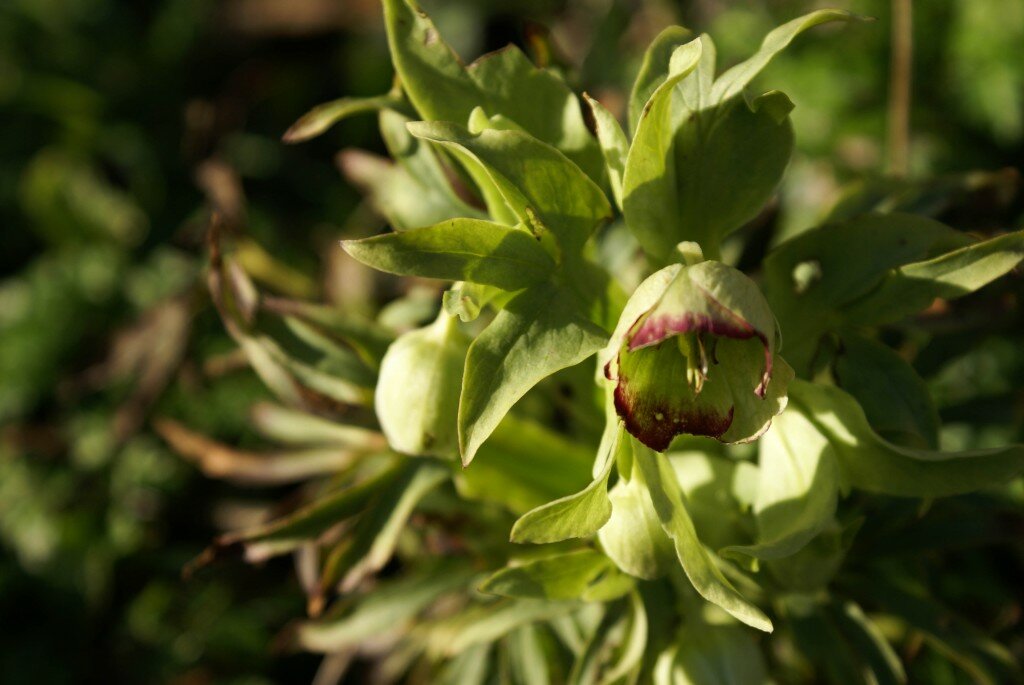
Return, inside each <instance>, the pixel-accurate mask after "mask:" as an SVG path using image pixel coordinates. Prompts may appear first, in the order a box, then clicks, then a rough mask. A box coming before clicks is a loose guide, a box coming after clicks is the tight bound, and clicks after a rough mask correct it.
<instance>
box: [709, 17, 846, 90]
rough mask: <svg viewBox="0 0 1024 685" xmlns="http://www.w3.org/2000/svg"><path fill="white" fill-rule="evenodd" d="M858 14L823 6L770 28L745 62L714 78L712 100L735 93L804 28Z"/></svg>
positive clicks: (842, 19)
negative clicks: (758, 46) (820, 8)
mask: <svg viewBox="0 0 1024 685" xmlns="http://www.w3.org/2000/svg"><path fill="white" fill-rule="evenodd" d="M857 18H858V17H857V16H856V15H854V14H851V13H850V12H847V11H845V10H831V9H823V10H817V11H814V12H810V13H809V14H805V15H804V16H802V17H798V18H796V19H793V20H792V21H789V22H787V23H785V24H783V25H782V26H778V27H776V28H774V29H772V30H771V31H770V32H769V33H768V35H767V36H765V37H764V41H763V42H762V43H761V47H760V49H759V50H758V51H757V52H756V53H754V55H753V56H751V57H750V58H748V59H747V60H746V61H744V62H741V63H739V64H737V65H736V66H734V67H732V68H731V69H729V70H728V71H726V72H725V73H723V74H722V75H721V76H719V77H718V80H716V81H715V84H714V86H712V89H711V99H712V101H713V102H724V101H725V100H728V99H729V98H731V97H733V96H735V95H738V94H739V93H740V92H741V91H742V90H743V89H744V88H746V86H747V84H749V83H750V82H751V81H752V80H753V79H754V77H755V76H757V75H758V74H759V73H761V70H762V69H764V68H765V67H766V66H768V63H769V62H771V61H772V60H773V59H774V58H775V56H776V55H777V54H779V53H780V52H782V51H783V50H785V49H786V47H788V46H789V44H790V43H791V42H793V39H794V38H796V37H797V36H799V35H800V34H801V33H803V32H804V31H806V30H807V29H810V28H813V27H815V26H818V25H819V24H824V23H826V22H830V21H851V20H854V19H857Z"/></svg>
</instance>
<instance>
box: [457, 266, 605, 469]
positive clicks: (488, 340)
mask: <svg viewBox="0 0 1024 685" xmlns="http://www.w3.org/2000/svg"><path fill="white" fill-rule="evenodd" d="M605 340H606V334H605V333H604V331H602V330H601V329H600V328H598V327H597V326H595V325H594V324H592V323H590V321H589V320H587V319H586V318H584V317H583V316H581V315H580V314H579V313H578V311H577V305H576V304H575V302H574V300H573V299H572V297H571V296H569V295H567V294H566V293H564V292H562V291H560V290H558V289H557V288H554V287H552V286H549V285H540V286H534V287H532V288H528V289H526V290H524V291H523V292H522V293H520V294H519V295H517V296H516V297H515V298H514V299H512V300H511V301H510V302H509V303H508V304H507V305H506V306H505V309H503V310H502V311H501V312H499V313H498V316H497V317H496V318H495V319H494V321H493V322H491V325H489V326H488V327H487V328H486V329H484V332H483V333H481V334H480V335H479V336H477V338H476V340H474V341H473V344H472V345H470V347H469V354H468V355H467V357H466V372H465V376H464V378H463V385H462V398H461V400H460V401H459V445H460V446H461V449H462V463H463V464H465V465H468V464H469V463H470V462H471V461H472V460H473V456H474V455H475V454H476V451H477V450H478V449H479V448H480V445H481V444H482V443H483V441H484V440H486V439H487V436H489V435H490V434H491V433H492V432H493V431H494V429H495V428H496V427H497V426H498V423H499V422H500V421H501V419H502V417H504V416H505V414H506V413H507V412H508V410H509V409H511V408H512V405H514V404H515V403H516V402H517V401H518V400H519V398H520V397H522V396H523V395H524V394H526V392H527V391H528V390H529V389H530V388H532V387H533V386H534V385H536V384H537V383H539V382H540V381H541V380H543V379H544V378H546V377H547V376H550V375H551V374H553V373H554V372H556V371H559V370H561V369H564V368H566V367H568V366H573V365H574V364H578V363H580V362H581V361H583V360H584V359H586V358H587V357H589V356H590V355H592V354H594V353H595V352H596V351H597V350H598V349H600V348H601V347H602V346H603V345H604V342H605Z"/></svg>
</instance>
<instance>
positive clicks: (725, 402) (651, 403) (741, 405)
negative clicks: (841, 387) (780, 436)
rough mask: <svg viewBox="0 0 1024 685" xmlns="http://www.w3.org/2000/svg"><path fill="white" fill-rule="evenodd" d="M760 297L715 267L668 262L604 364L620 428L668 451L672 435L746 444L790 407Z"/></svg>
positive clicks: (785, 375)
mask: <svg viewBox="0 0 1024 685" xmlns="http://www.w3.org/2000/svg"><path fill="white" fill-rule="evenodd" d="M779 337H780V336H779V333H778V325H777V324H776V322H775V316H774V315H773V314H772V311H771V309H770V308H769V306H768V302H767V301H766V300H765V298H764V296H763V295H762V294H761V291H760V290H759V289H758V287H757V285H755V284H754V282H753V281H751V280H750V279H749V278H748V277H747V276H745V275H744V274H743V273H742V272H740V271H738V270H736V269H734V268H732V267H730V266H726V265H725V264H722V263H721V262H715V261H704V262H699V263H696V264H692V265H690V266H683V265H678V264H676V265H672V266H669V267H666V268H664V269H662V270H661V271H658V272H657V273H655V274H654V275H652V276H651V277H650V278H648V279H647V280H645V281H644V282H643V283H641V284H640V287H639V288H637V290H636V292H635V293H634V294H633V296H632V297H631V298H630V300H629V302H628V303H627V304H626V307H625V309H624V310H623V313H622V316H621V317H620V319H619V324H618V326H617V328H616V330H615V333H614V335H613V336H612V339H611V341H610V343H609V345H608V347H607V348H606V349H605V352H604V354H603V356H602V359H601V362H602V363H603V364H604V373H605V377H606V378H608V380H610V381H612V382H614V383H615V393H614V396H615V410H616V412H617V413H618V415H619V417H620V418H621V419H622V420H623V422H624V423H625V426H626V429H627V430H628V431H629V432H630V433H632V434H633V435H634V436H636V438H637V439H638V440H640V442H642V443H644V444H645V445H647V446H648V447H650V448H651V449H654V450H657V451H664V450H665V449H667V448H668V446H669V443H671V442H672V439H673V438H675V437H676V436H677V435H681V434H684V433H686V434H691V435H703V436H708V437H712V438H716V439H718V440H721V441H722V442H748V441H750V440H754V439H755V438H757V437H758V436H760V435H761V434H762V433H764V431H766V430H767V429H768V426H769V425H770V424H771V420H772V417H773V416H775V415H776V414H778V413H779V412H781V411H782V410H783V409H784V408H785V406H786V386H787V385H788V384H789V381H790V379H792V377H793V370H792V369H791V368H790V367H789V365H788V364H786V362H785V361H784V360H782V358H781V357H779V356H778V354H777V348H778V346H779V343H780V339H779Z"/></svg>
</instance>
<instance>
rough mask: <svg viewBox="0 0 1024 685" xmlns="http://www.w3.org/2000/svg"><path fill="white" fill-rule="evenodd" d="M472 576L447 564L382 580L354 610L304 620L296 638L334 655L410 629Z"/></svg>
mask: <svg viewBox="0 0 1024 685" xmlns="http://www.w3.org/2000/svg"><path fill="white" fill-rule="evenodd" d="M472 576H473V573H472V572H471V571H469V570H467V569H465V568H459V567H458V566H456V565H455V564H452V563H443V564H439V565H437V566H435V567H434V568H431V569H430V570H428V571H426V572H425V573H422V572H421V573H420V574H418V575H414V576H411V577H407V578H402V579H400V580H394V581H388V582H385V583H382V584H381V585H379V586H377V587H374V588H373V591H372V592H371V593H369V594H368V595H366V596H365V597H364V598H361V600H360V601H359V602H358V603H356V605H355V606H354V607H352V609H351V610H350V611H345V612H344V613H342V614H341V615H332V616H328V617H326V618H323V619H321V620H317V621H306V622H303V623H302V624H300V625H299V626H298V628H297V630H296V635H295V641H296V643H297V644H298V645H299V646H300V647H302V648H303V649H306V650H309V651H311V652H318V653H321V654H331V653H335V652H338V651H341V650H343V649H351V648H356V647H359V646H360V645H363V644H366V643H367V642H368V641H370V640H374V639H377V638H379V637H380V636H381V635H383V634H390V633H393V632H396V631H399V632H400V631H402V630H406V629H408V627H409V625H410V624H411V622H412V619H413V618H414V617H415V616H416V615H417V614H419V613H420V612H422V611H423V610H424V609H426V608H427V607H429V606H430V605H431V604H433V603H434V602H435V601H436V600H437V599H438V597H441V596H443V595H445V594H447V593H450V592H454V591H457V590H462V589H464V588H465V585H466V584H467V583H469V581H470V579H471V578H472Z"/></svg>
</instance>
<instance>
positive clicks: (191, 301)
mask: <svg viewBox="0 0 1024 685" xmlns="http://www.w3.org/2000/svg"><path fill="white" fill-rule="evenodd" d="M818 4H820V3H811V2H806V1H803V0H757V1H754V0H748V1H738V2H725V1H724V0H693V1H692V2H682V3H674V2H668V1H664V2H658V1H655V0H564V1H559V2H550V1H541V0H488V1H482V0H445V1H444V2H441V1H440V0H434V1H433V2H428V1H427V0H424V1H423V5H424V6H425V7H426V8H427V9H429V10H430V11H431V13H432V15H433V16H434V18H435V20H436V21H437V22H438V24H439V25H440V27H441V29H442V32H443V33H444V35H446V36H447V37H448V38H449V40H451V41H452V42H453V43H454V44H455V46H456V47H457V49H458V51H459V52H460V54H462V55H463V57H465V58H467V59H472V58H473V57H475V56H477V55H478V54H480V53H482V52H485V51H488V50H492V49H496V48H498V47H501V46H502V45H504V44H506V43H508V42H515V43H518V44H520V45H521V46H523V47H524V48H525V49H527V50H528V51H529V52H531V54H533V55H534V56H536V57H539V58H541V59H546V60H549V61H550V63H552V64H555V65H559V66H562V67H564V68H565V69H566V71H567V73H568V74H569V75H570V78H571V80H572V82H573V85H574V86H575V87H576V89H577V90H586V91H588V92H590V93H592V94H595V95H596V96H598V97H599V98H601V99H602V101H604V102H605V103H606V104H607V105H608V106H609V108H611V109H613V110H615V109H616V107H617V108H618V109H619V111H621V109H622V107H623V106H624V103H625V95H626V93H628V87H629V84H630V83H631V80H632V77H633V74H634V72H635V69H636V66H637V61H638V57H639V55H640V54H641V51H642V49H643V47H644V46H645V45H646V43H647V42H648V41H649V39H650V38H651V37H652V36H653V35H654V34H655V33H657V32H658V31H659V30H660V29H661V28H663V27H664V26H665V25H668V24H670V23H683V24H684V25H687V26H689V27H693V28H695V29H698V30H701V31H707V32H709V33H711V34H712V35H713V36H714V38H715V40H716V42H717V45H718V49H719V59H720V62H721V63H728V62H730V61H735V60H736V59H737V58H738V57H739V56H741V55H745V54H747V53H749V52H750V51H751V50H752V49H753V47H754V46H756V45H757V44H758V43H759V42H760V39H761V37H762V36H763V35H764V33H765V32H766V31H767V30H768V29H770V28H771V27H773V26H775V25H776V24H778V23H780V22H782V21H785V20H787V19H789V18H791V17H793V16H796V15H797V14H800V13H801V12H803V11H806V10H807V9H809V8H811V7H812V6H817V5H818ZM830 4H831V5H834V6H840V7H846V8H849V9H852V10H854V11H857V12H859V13H862V14H867V15H872V16H875V17H877V19H878V21H876V22H874V23H870V24H863V25H858V26H855V27H851V28H846V29H842V30H836V29H832V28H831V27H827V28H825V29H824V30H820V31H817V32H815V33H814V34H813V35H810V36H807V37H805V38H803V39H801V40H800V41H799V43H798V44H797V45H796V46H795V47H794V49H792V50H790V51H788V52H786V53H785V54H784V55H783V56H781V57H780V58H779V59H778V60H777V61H776V62H775V63H774V64H773V65H772V66H771V67H770V69H769V70H768V72H767V73H766V74H765V75H764V76H762V80H763V81H764V82H769V81H770V82H771V85H772V87H775V88H779V89H781V90H784V91H785V92H786V93H787V94H789V95H790V97H791V98H792V99H793V101H794V102H795V103H796V110H795V112H794V115H793V116H794V125H795V128H796V131H797V145H798V154H797V155H796V157H795V158H794V162H793V164H792V167H791V168H790V171H789V173H788V175H787V178H786V180H785V182H784V185H783V187H782V189H781V191H780V194H779V201H778V203H777V204H776V205H775V207H774V208H773V210H772V212H773V215H772V220H774V221H778V222H780V225H781V226H783V227H784V232H797V231H799V230H801V229H804V228H807V227H809V226H811V225H813V223H814V222H815V221H816V219H818V218H819V217H820V216H821V215H822V212H823V211H824V210H825V209H826V208H828V207H831V206H832V205H834V204H835V203H836V202H838V201H840V200H841V198H842V197H843V196H844V193H846V192H848V188H849V187H850V186H849V184H851V183H854V184H859V185H860V186H861V187H865V186H867V187H870V185H871V184H872V183H873V182H875V181H877V180H878V179H879V178H880V177H881V174H882V172H883V170H884V167H885V158H886V149H885V138H886V102H887V98H888V80H889V77H888V74H889V58H890V57H889V43H890V18H889V5H890V3H889V2H888V0H835V2H832V3H830ZM379 15H380V9H379V6H378V3H377V2H376V1H375V0H289V2H287V3H285V2H275V1H274V0H221V1H213V0H162V1H153V2H146V3H140V2H127V1H123V0H7V1H6V2H4V3H2V4H0V122H2V128H0V227H2V229H0V230H2V236H3V241H2V246H3V249H2V250H0V626H3V634H4V637H3V639H2V640H0V674H2V676H0V679H2V680H4V681H5V682H12V683H15V682H17V683H21V682H25V683H27V682H32V683H72V682H76V683H77V682H140V683H142V682H176V683H231V682H236V683H243V682H244V683H263V682H267V683H269V682H275V683H285V682H298V683H304V682H309V681H310V679H311V678H312V677H313V674H314V672H315V670H316V665H317V659H316V658H314V657H311V656H307V655H302V654H291V653H284V652H282V651H280V650H276V649H274V644H275V635H276V634H278V632H279V631H280V630H281V629H282V628H283V627H284V626H285V625H286V624H287V622H288V621H289V619H290V618H292V617H294V616H297V615H299V614H300V613H301V612H302V611H303V597H302V593H301V592H300V591H299V589H298V583H297V581H296V580H295V579H294V573H293V569H292V567H291V565H290V564H289V563H288V562H286V561H277V562H273V563H270V564H269V565H268V566H267V567H266V568H264V569H262V570H258V571H255V570H252V569H250V568H248V567H245V566H243V565H242V564H241V563H226V564H222V565H218V566H215V567H213V568H211V569H205V570H204V571H203V572H202V573H199V574H197V575H195V576H193V577H191V578H189V579H187V580H186V579H183V578H182V575H181V571H182V568H183V566H184V565H185V564H186V563H187V562H188V561H189V560H190V559H192V558H193V557H195V556H196V555H197V554H198V553H199V552H200V551H201V550H202V549H203V548H204V547H205V546H206V544H207V542H208V541H209V540H210V539H211V538H212V537H213V536H214V535H216V533H217V532H218V531H219V530H222V529H224V528H226V527H233V526H237V525H238V524H239V523H240V522H244V521H246V520H250V519H252V518H253V517H258V516H260V515H261V514H262V513H263V512H264V511H265V507H266V506H268V503H272V502H274V501H275V499H279V498H281V497H283V496H284V494H285V492H286V491H284V490H280V491H277V490H274V489H269V490H268V489H263V490H257V491H246V490H242V489H238V488H234V487H232V486H231V485H230V484H224V483H220V482H215V481H212V480H209V479H207V478H206V477H204V476H203V475H202V474H200V473H199V472H197V471H196V470H195V469H194V468H193V467H192V466H191V465H188V464H186V463H184V462H182V461H181V460H180V459H179V458H178V457H177V456H175V455H174V454H173V453H172V452H171V451H170V450H169V448H168V447H167V446H166V445H165V444H164V443H163V442H162V441H161V439H160V438H159V437H158V436H157V435H156V434H155V433H154V431H153V429H152V427H151V420H152V418H153V417H156V416H167V417H172V418H175V419H178V420H180V421H182V422H184V423H186V424H187V425H189V426H190V427H193V428H195V429H196V430H198V431H201V432H203V433H205V434H209V435H215V436H217V437H218V439H221V440H223V441H225V442H228V443H231V444H233V445H237V446H240V447H243V448H244V447H246V446H247V445H250V444H254V443H255V437H254V436H253V435H251V433H250V429H249V428H248V424H247V423H246V420H245V419H246V414H245V411H246V408H247V407H248V406H249V405H250V404H251V403H252V402H253V401H254V400H256V399H258V398H260V397H261V396H263V395H264V394H265V393H266V391H265V390H264V389H263V387H262V385H261V384H260V383H259V382H258V380H257V379H256V377H255V376H254V375H253V374H252V373H251V372H250V371H248V370H247V369H246V367H245V364H244V362H243V361H242V360H240V358H239V356H238V354H237V353H236V352H234V349H235V348H234V344H233V343H232V342H231V341H230V339H229V338H228V336H227V335H226V334H225V333H224V332H223V331H222V327H221V324H220V321H219V320H218V318H217V316H216V313H215V311H214V310H213V308H212V307H211V306H210V305H209V304H208V301H207V297H206V295H205V286H204V281H203V279H202V273H203V268H204V260H205V253H204V247H205V246H204V233H205V230H206V225H207V220H208V216H209V210H210V208H211V207H215V208H217V209H218V210H220V212H221V213H222V214H224V215H226V216H227V217H228V218H229V219H230V220H231V221H232V222H234V223H235V224H237V225H241V226H244V227H245V238H244V241H243V243H242V247H241V249H240V250H239V259H242V260H244V261H245V263H246V269H247V270H248V271H249V272H250V273H253V274H256V275H257V277H258V279H259V280H260V281H262V282H264V283H265V284H269V285H270V286H271V287H273V288H274V289H275V290H277V291H279V292H283V293H287V294H291V295H294V296H297V297H314V296H317V297H325V298H327V299H328V300H334V301H338V300H346V301H347V304H348V305H349V306H354V307H358V306H359V301H360V299H363V300H365V299H366V298H373V297H379V296H381V294H380V293H377V292H375V291H374V290H373V285H372V284H367V283H365V282H364V280H361V279H360V276H359V273H356V272H353V271H352V270H351V269H349V268H346V263H345V261H344V260H343V259H341V258H340V255H339V254H338V250H337V248H336V247H335V246H336V240H337V239H338V238H339V237H341V236H343V235H352V234H358V233H365V232H367V231H371V230H375V228H376V226H377V224H378V223H379V219H377V218H375V217H374V216H373V215H372V213H371V212H370V211H368V208H367V207H366V206H365V205H364V204H363V203H362V202H361V200H360V195H359V193H358V191H357V189H356V188H354V187H353V186H352V185H350V184H348V183H346V182H345V181H344V180H343V179H342V177H341V176H340V175H339V173H338V171H337V167H336V164H335V160H334V156H335V153H336V152H337V151H338V150H339V149H342V148H347V147H359V148H363V149H367V150H370V151H378V152H381V151H382V150H383V148H382V145H381V144H380V142H379V140H378V135H377V130H376V122H375V121H374V120H373V118H372V117H366V118H358V117H357V118H355V119H351V120H347V121H345V122H343V123H342V124H340V125H338V126H336V127H335V128H333V129H331V130H330V131H329V132H328V133H327V134H325V135H324V136H323V137H321V138H319V139H317V140H315V141H312V142H309V143H304V144H301V145H296V146H286V145H284V144H282V143H281V142H280V136H281V134H282V132H283V131H285V130H286V129H287V128H288V126H289V125H290V124H291V123H292V122H293V121H294V120H295V119H296V118H297V117H298V116H300V115H301V114H302V113H304V112H305V111H306V110H308V109H309V108H310V107H312V106H313V105H315V104H317V103H320V102H323V101H327V100H330V99H333V98H336V97H338V96H340V95H342V94H349V95H372V94H377V93H381V92H384V91H386V90H387V89H388V87H389V86H390V83H391V78H392V72H391V67H390V65H389V60H388V55H387V46H386V42H385V38H384V35H383V30H382V28H381V22H380V16H379ZM914 20H915V24H914V81H913V105H912V112H911V122H912V147H911V153H912V154H911V160H910V169H911V178H914V179H925V178H937V179H939V181H938V182H941V180H942V179H944V178H950V179H952V178H953V175H954V174H956V175H957V176H956V178H957V180H956V181H953V180H950V181H949V184H964V183H966V185H965V190H964V192H965V193H969V192H976V194H977V195H978V197H975V198H973V201H972V202H970V203H967V204H966V205H961V207H960V209H958V210H957V211H958V212H959V213H958V214H956V218H957V219H958V220H959V224H958V227H965V228H970V226H971V224H972V222H979V223H983V222H984V221H986V220H987V218H988V217H991V216H993V215H995V214H998V215H999V216H1000V217H1004V218H1005V217H1011V219H1009V220H1010V221H1014V220H1015V221H1016V224H1017V225H1018V226H1019V225H1020V224H1021V219H1024V208H1022V206H1021V199H1020V194H1019V192H1018V186H1019V178H1018V176H1017V175H1016V173H1015V172H1013V171H1012V170H1006V169H1007V168H1008V167H1013V166H1014V165H1017V166H1019V165H1020V164H1021V162H1022V160H1024V51H1022V50H1021V49H1020V46H1021V45H1024V3H1021V2H1019V0H987V1H986V2H983V3H982V2H954V3H931V2H928V3H925V2H919V3H916V6H915V15H914ZM974 170H978V171H979V172H984V173H978V174H976V175H974V176H971V177H969V179H968V181H966V182H965V181H963V177H962V174H963V173H964V172H968V171H974ZM971 179H973V180H971ZM958 187H959V186H958ZM947 189H948V188H947ZM903 199H904V200H906V201H908V202H916V203H927V202H929V201H937V200H934V199H933V198H931V197H930V196H929V195H928V193H927V192H922V191H914V194H913V196H912V197H910V198H909V199H908V198H903ZM963 207H966V209H964V208H963ZM1013 217H1016V219H1014V218H1013ZM1001 220H1005V219H1001ZM1017 324H1019V322H1017V323H1016V324H1014V325H1013V326H1011V327H1010V328H1008V329H1006V330H1003V331H1001V332H1000V335H997V336H996V335H994V336H992V337H991V338H990V339H987V340H986V341H983V344H982V345H981V346H980V352H979V353H978V354H976V355H975V356H974V358H971V359H968V360H966V361H965V362H964V363H965V364H974V365H975V367H976V368H980V369H981V370H982V371H983V372H984V373H981V374H980V375H979V376H978V377H980V378H983V379H987V380H986V381H985V382H984V383H981V384H979V385H977V386H975V387H973V388H972V389H971V392H970V393H969V394H966V395H965V394H964V389H963V387H962V386H960V385H958V384H957V383H956V378H955V373H956V370H955V369H954V370H953V371H952V372H949V373H947V374H946V376H945V377H939V378H938V379H936V380H935V381H934V382H933V384H932V387H933V391H934V392H935V393H936V395H937V398H938V400H939V402H940V405H941V406H942V408H943V415H944V418H945V419H946V420H947V422H948V423H949V424H950V426H951V427H950V429H949V435H946V436H944V438H946V439H947V440H954V441H955V440H957V439H959V440H961V441H962V442H963V443H965V444H967V443H971V444H974V443H977V442H978V441H979V440H981V441H982V442H985V441H989V442H995V443H1000V442H1002V443H1005V442H1009V441H1013V440H1018V441H1019V440H1021V439H1022V420H1021V415H1022V413H1024V411H1022V407H1024V403H1022V398H1021V393H1020V390H1019V388H1020V387H1022V385H1024V383H1022V381H1024V352H1022V351H1021V350H1024V346H1021V345H1019V343H1020V342H1021V340H1020V339H1021V337H1022V336H1021V333H1020V326H1019V325H1017ZM924 363H925V364H927V363H928V361H927V359H925V361H924ZM950 374H953V375H952V376H951V375H950ZM957 431H959V433H958V432H957ZM979 434H981V435H982V438H978V435H979ZM958 436H959V438H958Z"/></svg>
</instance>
